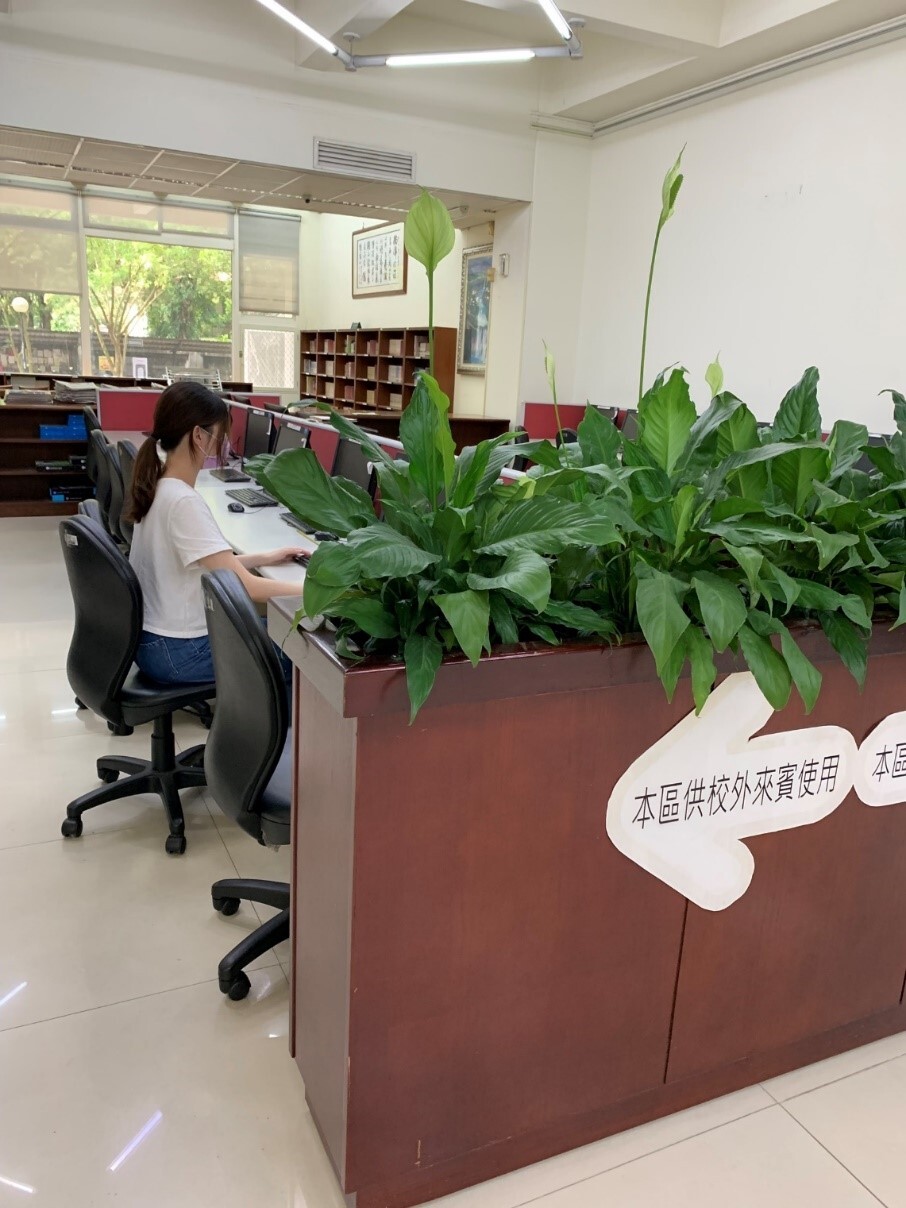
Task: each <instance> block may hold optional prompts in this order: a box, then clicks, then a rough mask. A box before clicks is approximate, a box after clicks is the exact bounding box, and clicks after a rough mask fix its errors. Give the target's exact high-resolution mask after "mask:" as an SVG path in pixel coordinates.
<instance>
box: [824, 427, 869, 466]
mask: <svg viewBox="0 0 906 1208" xmlns="http://www.w3.org/2000/svg"><path fill="white" fill-rule="evenodd" d="M867 444H868V429H867V428H866V427H865V425H864V424H854V423H852V422H851V421H850V420H848V419H838V420H837V422H836V423H835V424H834V426H833V428H831V433H830V436H829V437H828V438H827V447H828V450H829V451H830V455H831V468H830V475H829V478H828V481H829V482H834V481H835V480H836V479H837V478H839V477H840V475H841V474H845V473H846V471H847V470H849V469H852V467H853V466H854V465H855V464H856V462H857V461H858V460H859V458H860V457H861V456H862V453H863V451H864V450H865V447H866V446H867Z"/></svg>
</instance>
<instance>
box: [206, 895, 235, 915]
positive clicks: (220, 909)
mask: <svg viewBox="0 0 906 1208" xmlns="http://www.w3.org/2000/svg"><path fill="white" fill-rule="evenodd" d="M211 905H212V906H213V907H214V909H215V910H216V911H217V913H218V914H225V915H231V914H235V913H236V911H237V910H238V909H239V899H238V898H211Z"/></svg>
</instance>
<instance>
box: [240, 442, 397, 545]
mask: <svg viewBox="0 0 906 1208" xmlns="http://www.w3.org/2000/svg"><path fill="white" fill-rule="evenodd" d="M261 481H262V483H263V485H264V486H265V487H267V489H268V490H269V491H270V492H271V494H272V495H274V496H275V497H276V498H277V499H279V500H280V502H281V503H282V504H283V505H284V506H285V507H288V508H289V509H290V511H291V512H294V513H295V514H296V515H297V516H299V517H301V519H302V520H304V521H306V523H308V524H313V525H314V526H315V527H316V528H319V529H326V530H327V532H330V533H336V534H337V536H338V537H345V536H346V535H347V534H348V533H350V532H352V531H353V530H354V529H358V528H361V527H362V526H364V525H368V524H375V523H376V517H375V514H374V504H373V503H372V501H371V497H370V496H369V495H368V492H367V491H363V490H362V488H361V487H359V486H356V485H355V483H351V482H347V481H346V480H345V479H342V478H328V476H327V475H326V474H325V473H324V471H323V470H322V469H321V464H320V462H319V461H318V459H317V457H316V456H315V454H314V452H313V451H312V450H311V449H287V450H286V451H285V452H283V453H280V454H278V456H276V457H275V458H274V459H273V460H272V461H271V463H270V464H269V465H268V467H267V469H266V470H265V471H264V473H263V474H262V477H261Z"/></svg>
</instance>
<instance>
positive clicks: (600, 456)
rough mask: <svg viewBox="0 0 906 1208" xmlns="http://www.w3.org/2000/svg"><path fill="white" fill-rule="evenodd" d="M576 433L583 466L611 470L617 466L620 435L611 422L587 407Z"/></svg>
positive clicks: (594, 409) (592, 408)
mask: <svg viewBox="0 0 906 1208" xmlns="http://www.w3.org/2000/svg"><path fill="white" fill-rule="evenodd" d="M576 431H577V433H578V436H579V448H580V449H581V450H582V464H583V465H586V466H596V465H604V466H611V467H613V468H616V466H618V465H619V450H620V433H619V431H618V429H617V426H616V424H615V423H614V422H613V420H611V419H608V418H607V416H606V415H602V414H601V412H600V411H598V410H597V409H596V408H595V407H591V406H589V407H586V408H585V415H584V416H583V417H582V420H581V422H580V423H579V427H578V428H577V429H576Z"/></svg>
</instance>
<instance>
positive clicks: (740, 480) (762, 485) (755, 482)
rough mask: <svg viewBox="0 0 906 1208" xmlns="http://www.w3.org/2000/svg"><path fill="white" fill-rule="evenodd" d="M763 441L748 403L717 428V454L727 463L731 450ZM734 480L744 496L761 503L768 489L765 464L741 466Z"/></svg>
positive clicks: (744, 447) (754, 447)
mask: <svg viewBox="0 0 906 1208" xmlns="http://www.w3.org/2000/svg"><path fill="white" fill-rule="evenodd" d="M759 443H760V442H759V440H758V425H757V423H756V421H755V416H754V415H753V414H752V412H751V411H750V410H749V408H748V407H746V406H745V405H744V404H743V405H741V406H739V407H737V408H736V409H735V410H734V411H733V413H732V414H731V415H730V417H729V419H727V420H726V421H725V422H724V423H723V424H721V426H720V427H719V428H718V430H717V455H718V457H719V458H720V459H721V461H722V462H724V463H725V462H726V459H727V458H728V457H730V455H731V454H733V453H744V452H745V451H746V450H748V449H756V448H758V445H759ZM725 477H726V475H725ZM722 481H723V480H722ZM730 482H732V484H734V485H735V486H736V489H737V490H738V492H739V494H740V495H742V496H743V498H745V499H752V500H756V501H757V502H758V503H761V502H762V500H763V499H764V496H765V492H766V490H767V485H768V472H767V470H766V468H765V467H764V466H762V465H750V466H744V467H740V468H739V469H737V470H736V471H735V472H734V473H733V475H732V477H731V478H730Z"/></svg>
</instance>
